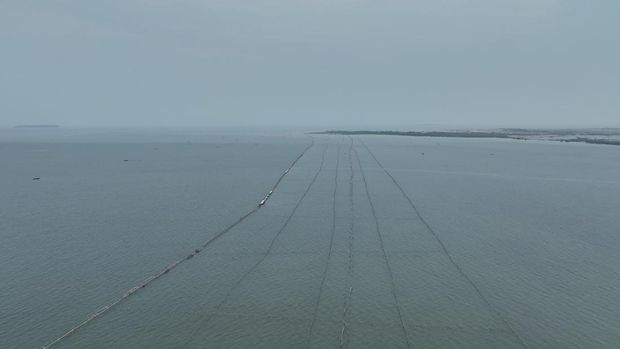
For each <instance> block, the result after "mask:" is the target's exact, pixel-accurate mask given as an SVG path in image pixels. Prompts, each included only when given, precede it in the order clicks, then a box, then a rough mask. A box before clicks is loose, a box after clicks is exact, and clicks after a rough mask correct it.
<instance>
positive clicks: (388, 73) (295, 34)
mask: <svg viewBox="0 0 620 349" xmlns="http://www.w3.org/2000/svg"><path fill="white" fill-rule="evenodd" d="M619 16H620V1H618V0H579V1H577V0H374V1H373V0H182V1H181V0H180V1H163V0H105V1H89V0H55V1H52V0H48V1H43V0H39V1H34V0H3V1H2V2H0V126H11V125H14V124H28V123H57V124H63V125H73V126H88V125H98V126H122V125H128V126H137V125H146V126H167V125H206V126H208V125H257V124H262V125H271V124H284V125H308V124H326V125H329V124H331V125H345V126H350V127H352V128H355V126H367V125H373V124H374V125H379V124H381V125H389V124H401V125H402V124H408V125H417V124H436V125H448V126H450V125H455V126H468V125H471V126H483V125H489V126H499V125H513V126H530V125H532V126H536V125H544V126H553V125H555V126H580V125H585V126H587V125H590V126H605V125H620V63H618V62H620V20H618V18H619Z"/></svg>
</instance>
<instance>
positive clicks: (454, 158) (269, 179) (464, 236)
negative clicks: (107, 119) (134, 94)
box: [0, 134, 620, 348]
mask: <svg viewBox="0 0 620 349" xmlns="http://www.w3.org/2000/svg"><path fill="white" fill-rule="evenodd" d="M143 138H144V139H140V141H139V142H132V143H126V142H125V143H123V142H121V141H123V140H124V139H125V138H123V137H120V139H116V138H114V139H113V140H112V141H110V138H109V137H108V138H106V139H105V141H102V142H98V143H85V142H84V139H81V138H80V139H78V140H77V141H76V142H77V143H68V142H66V141H55V142H46V143H37V142H34V141H33V140H32V139H30V140H28V141H27V142H4V143H0V160H1V161H2V162H3V164H4V166H3V168H4V170H3V171H2V172H1V173H0V179H1V181H0V188H1V190H2V197H1V198H0V239H1V241H2V244H0V263H1V265H2V267H1V268H0V285H2V286H0V309H2V311H1V312H0V347H3V348H4V347H7V348H28V347H33V348H34V347H40V346H42V345H44V344H46V343H48V342H49V341H51V340H53V339H54V338H56V337H58V336H60V335H62V334H63V333H64V332H65V331H66V330H68V329H70V328H71V327H73V326H74V325H76V324H78V323H79V322H81V321H82V320H84V319H86V318H87V316H88V315H89V314H90V313H92V312H94V311H95V310H97V309H98V308H99V307H100V306H101V305H104V304H107V303H109V302H112V301H114V300H115V299H116V298H118V297H119V296H121V295H122V294H123V293H124V292H125V291H126V290H127V289H129V288H131V287H132V286H135V285H136V284H138V283H139V282H140V281H141V280H143V279H144V278H145V277H147V276H149V275H152V274H154V273H156V272H158V271H160V270H161V269H163V268H164V267H165V266H166V265H168V264H169V263H170V262H172V261H174V260H176V259H179V258H183V257H184V256H186V255H187V254H188V253H189V252H191V251H193V249H194V248H196V247H197V246H199V245H200V244H202V243H203V242H204V241H205V240H207V239H208V238H209V237H210V236H213V235H214V234H216V233H218V232H220V231H221V230H222V229H224V228H225V227H227V226H229V225H230V224H232V223H234V222H235V221H236V220H237V219H238V218H239V217H241V216H242V215H244V214H245V213H247V212H249V211H250V210H252V209H253V208H254V207H255V206H256V205H257V203H258V202H259V201H260V199H262V197H263V196H264V195H265V194H266V192H267V191H268V190H269V189H270V188H271V186H272V185H273V184H274V183H275V181H276V180H277V179H278V177H279V176H280V174H281V173H282V171H283V170H284V169H286V168H287V167H288V166H289V164H290V162H291V161H292V160H293V159H294V158H295V157H296V156H297V155H298V154H299V153H300V152H301V151H302V150H303V149H304V148H305V147H306V146H307V145H308V143H309V138H308V137H307V136H303V135H292V136H290V135H289V136H286V137H284V136H275V135H270V136H267V135H262V136H256V135H247V134H244V135H234V134H233V135H231V134H228V135H226V136H221V135H219V136H218V135H206V136H204V137H201V136H194V137H193V138H192V140H191V142H184V141H180V140H181V139H182V137H181V136H178V135H177V136H174V137H169V138H166V142H157V141H154V140H152V139H151V140H149V137H147V136H144V137H143ZM151 138H152V135H151ZM85 139H88V137H85ZM145 139H146V140H149V141H148V142H146V141H145ZM314 139H315V144H314V145H313V146H312V147H311V148H310V149H309V150H308V151H307V152H306V153H305V155H304V156H303V157H302V158H301V159H300V160H299V162H298V163H297V164H296V165H295V167H294V168H293V169H292V170H291V171H290V172H289V173H288V174H287V175H286V176H285V177H284V179H283V180H282V182H281V183H280V185H279V186H278V188H277V190H275V191H274V193H273V195H271V197H270V198H269V200H268V201H267V204H266V205H265V206H263V207H262V208H261V209H259V210H258V211H256V212H255V213H254V214H252V215H251V216H249V217H248V218H247V219H245V220H244V221H243V222H241V223H240V224H238V225H235V226H234V227H233V228H232V229H231V230H230V231H228V232H226V233H225V234H224V235H222V236H221V237H220V238H219V239H217V240H215V241H214V242H213V243H212V244H210V245H209V246H208V247H207V248H206V249H205V250H204V251H203V252H201V253H200V254H198V255H196V256H195V257H194V258H192V259H191V260H188V261H187V262H185V263H183V264H182V265H180V266H179V267H178V268H176V269H174V270H173V271H172V272H170V273H168V274H166V275H165V276H164V277H162V278H161V279H158V280H157V281H155V282H153V283H151V284H149V285H148V286H147V287H146V288H144V289H142V290H140V291H139V292H137V293H136V294H134V295H133V296H131V297H130V298H128V299H126V300H125V301H124V302H122V303H120V304H119V305H118V306H116V307H115V308H114V309H113V310H112V311H110V312H108V313H106V314H105V315H103V316H101V317H99V318H97V319H96V320H94V321H92V322H90V323H89V324H88V325H86V326H84V327H82V328H81V329H79V330H78V331H77V332H76V333H74V334H73V335H71V336H69V337H68V338H67V339H66V340H64V341H62V342H61V343H59V345H57V346H55V347H58V348H142V347H149V348H205V347H208V348H240V347H245V348H291V347H300V348H304V347H312V348H326V347H333V348H338V347H341V346H342V347H348V348H360V347H367V348H375V347H389V348H392V347H394V348H399V347H403V348H406V347H411V348H427V347H440V348H522V347H528V348H549V347H552V348H583V347H597V348H599V347H600V348H616V347H618V346H620V301H619V300H620V278H619V274H618V272H619V271H620V269H619V268H620V267H618V265H620V257H618V256H619V255H620V254H619V253H618V251H619V250H620V235H619V234H618V233H619V228H618V227H620V199H619V198H620V148H618V147H611V146H596V145H584V144H559V143H545V142H538V143H537V142H520V141H499V140H459V139H436V138H435V139H433V138H428V139H426V138H408V137H379V136H375V137H361V138H353V139H350V138H347V137H337V136H332V137H322V136H315V137H314ZM124 160H128V161H124ZM35 176H36V177H41V179H40V180H38V181H33V180H32V177H35Z"/></svg>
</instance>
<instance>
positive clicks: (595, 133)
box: [310, 128, 620, 145]
mask: <svg viewBox="0 0 620 349" xmlns="http://www.w3.org/2000/svg"><path fill="white" fill-rule="evenodd" d="M310 134H327V135H345V136H355V135H376V136H409V137H444V138H499V139H517V140H547V141H555V142H571V143H588V144H604V145H620V129H618V128H602V129H557V130H554V129H517V128H502V129H492V130H456V131H389V130H384V131H370V130H354V131H348V130H328V131H322V132H310ZM612 137H615V138H612Z"/></svg>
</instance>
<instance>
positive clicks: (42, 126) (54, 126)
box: [15, 125, 60, 128]
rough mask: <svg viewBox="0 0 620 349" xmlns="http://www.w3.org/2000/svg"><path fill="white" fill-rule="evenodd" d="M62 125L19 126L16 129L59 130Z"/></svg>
mask: <svg viewBox="0 0 620 349" xmlns="http://www.w3.org/2000/svg"><path fill="white" fill-rule="evenodd" d="M58 127H60V125H17V126H15V128H58Z"/></svg>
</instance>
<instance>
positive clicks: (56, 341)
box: [41, 138, 314, 349]
mask: <svg viewBox="0 0 620 349" xmlns="http://www.w3.org/2000/svg"><path fill="white" fill-rule="evenodd" d="M313 145H314V138H312V141H311V142H310V144H309V145H308V146H306V148H304V150H303V151H302V152H301V153H300V154H299V156H297V157H296V158H295V160H293V162H291V164H290V165H289V167H288V168H287V169H286V170H285V171H284V172H283V173H282V174H281V175H280V177H279V178H278V180H277V181H276V183H275V184H274V185H273V187H272V188H271V190H270V191H269V192H268V194H267V195H266V196H265V197H264V198H263V199H262V200H261V201H260V203H259V204H258V206H256V207H254V208H253V209H252V210H250V211H249V212H248V213H246V214H245V215H243V216H241V217H240V218H239V219H237V220H236V221H235V222H234V223H232V224H231V225H229V226H228V227H226V228H225V229H224V230H222V231H220V232H218V233H217V234H215V235H213V236H212V237H210V238H209V239H208V240H207V241H205V242H204V243H203V244H202V245H201V246H200V248H197V249H195V250H194V251H193V252H192V253H190V254H189V255H187V256H186V257H183V258H181V259H178V260H176V261H174V262H172V263H171V264H169V265H168V266H167V267H165V268H164V269H162V270H161V271H159V272H158V273H157V274H155V275H151V276H149V277H148V278H146V279H145V280H144V281H142V282H141V283H139V284H138V285H137V286H134V287H132V288H130V289H129V290H127V291H126V292H125V293H124V294H123V295H122V296H121V297H119V298H118V299H117V300H115V301H114V302H112V303H109V304H106V305H104V306H103V307H101V308H99V310H97V311H95V312H94V313H92V314H90V315H89V316H88V317H87V318H86V319H85V320H84V321H82V322H80V323H79V324H77V325H75V326H73V327H72V328H71V329H69V330H68V331H66V332H65V333H64V334H63V335H62V336H60V337H57V338H56V339H54V340H52V341H51V342H49V343H47V344H46V345H44V346H42V347H41V348H42V349H48V348H51V347H52V346H54V345H56V344H59V343H60V342H62V341H63V340H65V339H67V338H68V337H69V336H71V335H72V334H74V333H75V332H76V331H78V330H79V329H80V328H82V327H84V326H86V325H87V324H88V323H90V322H91V321H93V320H95V319H96V318H98V317H100V316H102V315H104V314H105V313H107V312H109V311H110V310H112V308H114V307H116V306H117V305H119V304H120V303H121V302H123V301H124V300H126V299H127V298H129V297H131V296H132V295H134V294H136V293H137V292H138V291H140V290H141V289H143V288H145V287H146V286H148V285H149V284H151V283H152V282H154V281H155V280H157V279H159V278H161V277H163V276H164V275H166V274H167V273H169V272H170V271H171V270H173V269H174V268H176V267H178V266H179V265H181V264H182V263H183V262H185V261H188V260H190V259H192V258H193V257H194V256H196V255H197V254H199V253H200V252H202V250H204V249H205V248H206V247H207V246H209V245H210V244H211V243H212V242H213V241H215V240H217V239H218V238H219V237H221V236H222V235H224V234H226V233H227V232H229V231H230V230H232V229H233V228H234V227H236V226H237V225H239V224H240V223H241V222H243V221H244V220H245V219H247V218H248V217H250V216H251V215H253V214H254V213H256V212H257V211H258V210H259V209H260V208H261V207H262V206H263V205H264V204H265V203H266V202H267V200H268V199H269V197H270V196H271V194H272V193H273V192H274V191H275V190H276V189H277V188H278V186H279V185H280V182H282V179H284V177H285V176H286V175H287V174H288V173H289V171H290V170H291V169H292V168H293V167H294V166H295V164H297V162H298V161H299V160H300V159H301V158H302V157H303V156H304V155H305V154H306V152H307V151H308V150H309V149H310V148H312V146H313Z"/></svg>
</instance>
